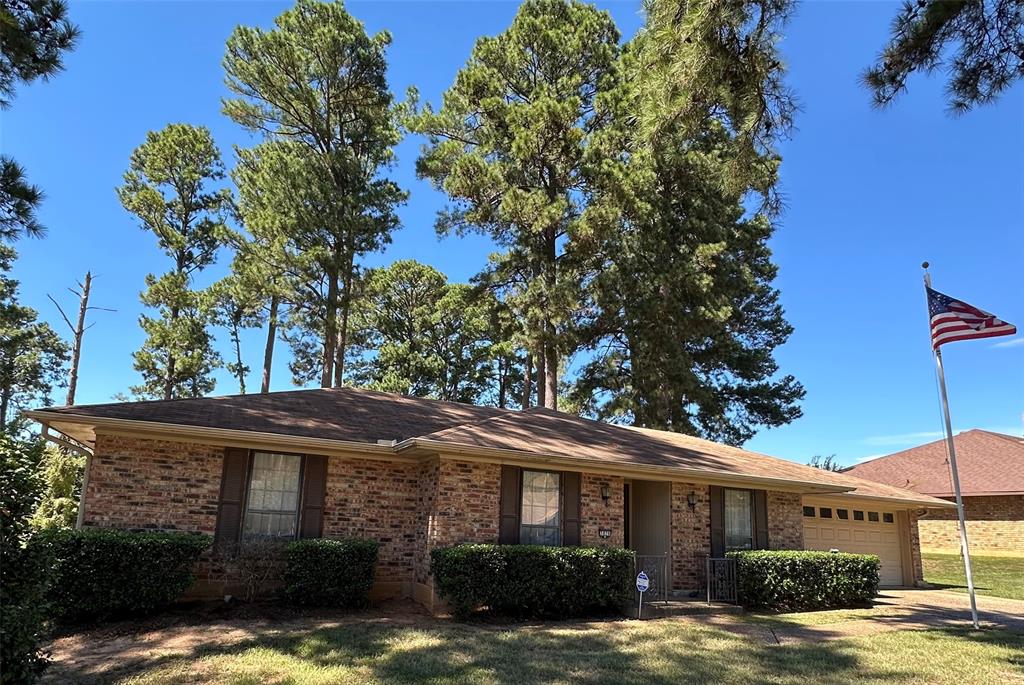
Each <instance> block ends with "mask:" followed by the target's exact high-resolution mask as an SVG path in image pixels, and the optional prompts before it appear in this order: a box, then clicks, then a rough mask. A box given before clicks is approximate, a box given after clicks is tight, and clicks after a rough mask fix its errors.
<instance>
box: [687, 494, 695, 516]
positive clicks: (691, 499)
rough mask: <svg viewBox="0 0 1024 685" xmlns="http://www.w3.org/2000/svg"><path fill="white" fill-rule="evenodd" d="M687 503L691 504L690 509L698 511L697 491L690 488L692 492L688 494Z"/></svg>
mask: <svg viewBox="0 0 1024 685" xmlns="http://www.w3.org/2000/svg"><path fill="white" fill-rule="evenodd" d="M686 503H687V504H688V505H689V506H690V511H697V493H695V492H694V491H693V490H690V494H689V495H687V496H686Z"/></svg>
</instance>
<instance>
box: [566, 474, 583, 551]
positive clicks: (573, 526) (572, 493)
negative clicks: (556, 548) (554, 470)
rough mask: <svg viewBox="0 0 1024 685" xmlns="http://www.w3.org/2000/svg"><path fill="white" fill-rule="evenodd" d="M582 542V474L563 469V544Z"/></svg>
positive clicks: (568, 545)
mask: <svg viewBox="0 0 1024 685" xmlns="http://www.w3.org/2000/svg"><path fill="white" fill-rule="evenodd" d="M579 544H580V474H579V473H578V472H576V471H562V545H563V546H564V547H578V546H579Z"/></svg>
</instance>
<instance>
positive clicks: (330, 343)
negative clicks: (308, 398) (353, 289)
mask: <svg viewBox="0 0 1024 685" xmlns="http://www.w3.org/2000/svg"><path fill="white" fill-rule="evenodd" d="M327 279H328V283H327V319H326V321H325V322H324V357H323V369H321V372H320V387H321V388H329V387H331V385H332V383H333V382H334V373H333V371H334V350H335V348H336V347H337V345H338V272H337V270H336V269H333V267H332V270H331V271H329V272H328V274H327Z"/></svg>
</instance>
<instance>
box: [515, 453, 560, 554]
mask: <svg viewBox="0 0 1024 685" xmlns="http://www.w3.org/2000/svg"><path fill="white" fill-rule="evenodd" d="M561 495H562V476H561V474H559V473H549V472H547V471H523V509H522V520H521V521H520V525H519V542H520V543H521V544H524V545H554V546H557V545H560V544H562V511H561V501H562V496H561Z"/></svg>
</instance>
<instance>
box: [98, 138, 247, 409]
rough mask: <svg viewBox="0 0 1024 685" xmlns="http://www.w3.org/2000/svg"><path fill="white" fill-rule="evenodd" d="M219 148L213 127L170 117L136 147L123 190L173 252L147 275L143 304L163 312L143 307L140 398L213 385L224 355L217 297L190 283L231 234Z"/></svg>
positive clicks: (143, 222) (128, 205) (202, 390)
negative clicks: (214, 309)
mask: <svg viewBox="0 0 1024 685" xmlns="http://www.w3.org/2000/svg"><path fill="white" fill-rule="evenodd" d="M223 178H224V169H223V164H222V163H221V159H220V152H219V151H218V150H217V147H216V145H215V144H214V142H213V138H212V137H211V135H210V132H209V130H207V129H206V128H202V127H195V126H190V125H187V124H170V125H169V126H167V127H166V128H164V129H163V130H161V131H157V132H153V131H151V132H149V133H148V134H147V135H146V142H145V143H143V144H142V145H140V146H139V147H138V148H136V149H135V151H134V152H133V153H132V157H131V162H130V164H129V168H128V171H127V172H125V175H124V185H122V186H121V187H120V188H118V190H117V192H118V196H119V198H120V199H121V204H122V205H123V206H124V208H125V209H126V210H128V211H129V212H131V213H132V214H134V215H135V216H136V217H137V218H138V220H139V224H140V226H141V227H142V228H143V229H144V230H147V231H151V232H152V233H153V234H154V235H155V236H156V238H157V243H158V244H159V246H160V248H161V249H162V250H163V251H164V253H165V254H166V255H167V256H168V257H169V258H170V259H171V262H172V266H171V270H170V271H168V272H167V273H165V274H163V275H162V276H155V275H153V274H148V275H147V276H146V290H145V291H144V292H143V293H142V294H141V296H140V297H141V300H142V303H143V304H145V305H146V306H148V307H151V308H154V309H156V310H157V313H158V316H156V317H152V316H147V315H145V314H143V315H142V316H140V318H139V325H140V326H142V329H143V330H144V331H145V332H146V336H147V337H146V342H145V343H144V344H143V346H142V348H141V349H140V350H139V351H138V352H136V353H135V355H134V357H135V370H136V371H138V372H139V373H141V374H142V378H143V383H142V384H141V385H138V386H134V387H132V392H133V393H134V394H135V395H136V396H138V397H149V398H162V399H172V398H175V397H200V396H202V395H205V394H207V393H209V392H211V391H212V390H213V388H214V384H215V380H214V379H213V377H212V376H211V373H212V372H213V369H214V368H216V367H217V366H218V365H219V364H220V356H219V355H218V354H217V353H216V351H215V350H214V349H213V337H212V336H211V335H210V332H209V330H208V329H207V324H208V323H209V319H210V306H211V302H210V300H209V297H208V296H207V294H206V293H203V292H201V291H196V290H194V289H193V288H192V282H193V278H194V276H195V274H197V273H199V272H200V271H202V270H203V269H205V268H206V267H208V266H210V265H211V264H213V263H214V261H215V259H216V253H217V249H218V248H219V247H220V246H221V245H222V244H223V242H224V241H225V239H226V235H227V233H226V227H225V224H224V213H225V212H226V211H227V210H228V209H229V208H230V203H231V196H230V192H229V191H228V190H227V189H223V188H216V187H215V184H216V182H217V181H220V180H221V179H223Z"/></svg>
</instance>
